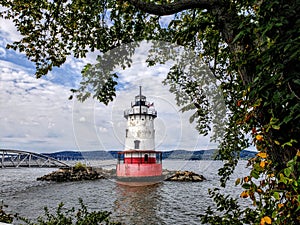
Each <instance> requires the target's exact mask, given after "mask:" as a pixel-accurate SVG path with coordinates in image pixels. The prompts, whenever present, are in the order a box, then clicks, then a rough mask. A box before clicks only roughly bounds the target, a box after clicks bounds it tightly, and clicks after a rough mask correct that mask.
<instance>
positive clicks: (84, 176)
mask: <svg viewBox="0 0 300 225" xmlns="http://www.w3.org/2000/svg"><path fill="white" fill-rule="evenodd" d="M105 178H106V177H105V176H104V174H102V173H99V172H98V171H97V170H95V169H93V168H91V167H87V168H85V169H79V170H78V169H75V168H73V167H72V168H63V169H59V170H58V171H54V172H52V173H50V174H47V175H44V176H42V177H39V178H37V180H41V181H56V182H66V181H80V180H96V179H105Z"/></svg>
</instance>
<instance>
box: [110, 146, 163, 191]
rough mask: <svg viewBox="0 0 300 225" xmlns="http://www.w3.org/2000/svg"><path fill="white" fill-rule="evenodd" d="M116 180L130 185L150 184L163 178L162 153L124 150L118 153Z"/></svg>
mask: <svg viewBox="0 0 300 225" xmlns="http://www.w3.org/2000/svg"><path fill="white" fill-rule="evenodd" d="M116 173H117V182H118V183H121V184H125V185H131V186H143V185H150V184H154V183H157V182H160V181H162V180H164V178H165V177H164V176H163V175H162V153H161V152H156V151H134V150H132V151H124V152H119V153H118V164H117V168H116Z"/></svg>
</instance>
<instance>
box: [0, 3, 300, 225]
mask: <svg viewBox="0 0 300 225" xmlns="http://www.w3.org/2000/svg"><path fill="white" fill-rule="evenodd" d="M1 5H2V6H4V7H6V8H5V10H2V12H1V16H2V17H4V18H6V19H12V20H13V21H14V23H15V25H16V27H17V28H18V30H19V31H20V33H21V34H22V35H23V38H22V39H21V40H20V41H17V42H14V43H13V44H9V45H8V47H9V48H13V49H15V50H19V51H21V52H25V54H26V55H27V57H28V58H29V59H30V60H31V61H33V62H35V64H36V76H37V77H41V76H43V75H45V74H47V72H48V71H50V70H51V69H52V68H53V67H55V66H60V65H62V64H63V63H64V62H65V60H66V57H67V56H69V55H73V56H75V57H85V55H86V53H87V52H88V51H95V50H100V51H101V52H107V51H109V50H111V49H114V48H115V47H117V46H121V45H122V44H126V43H131V42H134V41H141V40H159V41H164V42H170V43H175V44H179V45H182V46H188V47H189V48H190V49H192V51H193V52H194V53H195V54H196V55H197V56H198V57H199V58H201V59H202V60H203V61H204V62H206V63H207V65H208V66H209V67H210V69H211V71H212V74H213V76H214V77H215V79H216V80H217V82H218V84H220V87H221V90H222V94H223V98H224V101H225V104H226V108H227V115H226V119H227V121H226V125H225V126H224V129H225V133H224V138H223V140H222V141H221V142H220V145H219V154H218V156H217V157H218V158H219V159H222V160H226V163H225V165H224V167H223V168H222V169H220V171H219V173H220V175H221V181H222V185H223V186H225V183H226V181H227V180H228V179H229V175H230V174H231V173H232V171H233V169H234V166H235V165H236V163H237V161H238V158H239V151H240V150H242V149H244V148H245V147H247V146H249V144H251V143H252V144H254V145H255V146H256V148H257V150H258V151H259V153H258V155H257V157H255V158H254V159H253V160H252V161H250V166H251V167H252V171H251V173H250V174H249V176H247V177H245V178H242V179H241V180H239V181H238V182H237V184H240V183H242V187H243V188H244V190H245V191H244V192H243V193H242V194H241V197H243V198H250V199H251V200H252V201H253V204H254V205H255V206H256V208H255V209H253V210H252V209H246V210H242V209H240V208H239V207H238V206H237V205H236V202H235V201H234V200H232V199H230V198H229V197H228V196H227V197H224V198H222V197H220V196H219V194H218V193H217V192H214V191H212V192H211V195H212V197H213V198H214V199H215V201H216V202H217V205H219V206H221V207H218V208H217V209H218V210H219V211H222V212H223V213H224V214H223V217H222V218H221V217H219V216H215V217H209V216H207V215H209V213H210V211H208V214H207V215H206V216H203V217H202V219H203V221H206V222H209V223H218V224H226V223H228V221H230V220H231V221H235V222H236V223H238V222H237V221H241V222H240V224H241V223H243V224H247V223H248V224H250V223H252V222H251V221H254V222H255V223H259V224H271V223H272V224H284V223H285V224H299V221H300V219H299V217H298V216H297V215H299V209H300V197H299V187H300V180H299V173H300V171H299V161H300V160H299V150H300V143H299V136H300V76H299V67H300V63H299V58H300V50H299V49H300V40H299V39H300V35H299V32H300V19H299V16H298V15H299V14H300V12H299V11H300V10H299V8H300V4H299V1H298V0H288V1H283V0H274V1H271V2H270V1H265V0H260V1H257V0H241V1H231V0H222V1H207V0H178V1H175V0H174V1H172V0H145V1H141V0H127V1H113V0H98V1H92V2H91V1H87V0H74V1H68V0H56V1H47V0H40V1H35V0H23V1H18V0H3V1H2V2H1ZM164 15H172V16H171V17H170V18H169V21H168V22H167V23H164V20H165V17H163V16H164ZM125 52H127V54H125V55H124V57H123V58H120V59H118V60H115V61H112V62H113V63H112V65H111V68H106V69H107V70H106V71H104V70H103V69H101V67H99V65H98V67H97V65H87V66H86V67H85V68H84V69H83V71H82V76H83V80H82V84H81V85H82V86H81V87H79V88H78V89H77V90H73V91H74V93H76V95H77V96H78V97H79V98H80V99H81V100H84V99H86V98H87V97H89V96H93V97H94V98H97V99H98V100H99V101H101V102H103V103H105V104H107V103H108V101H111V100H113V98H114V96H115V88H116V85H117V82H118V77H117V75H116V74H114V73H113V72H112V71H111V70H110V69H113V68H114V66H115V64H119V65H122V66H123V67H124V68H126V67H127V66H128V65H130V56H131V55H132V54H133V52H134V49H130V48H129V49H126V51H125ZM112 58H113V56H112ZM161 58H162V59H161ZM161 58H160V59H159V57H156V59H158V60H154V61H153V62H151V64H155V63H159V61H164V59H163V56H161ZM105 60H106V59H105V58H101V57H99V62H102V63H103V62H105ZM177 68H178V67H177ZM95 72H97V73H98V75H97V77H96V78H97V79H95ZM178 78H179V79H178ZM179 81H180V82H179ZM192 81H194V82H197V79H193V77H192V75H190V76H186V74H184V73H183V71H182V70H180V69H176V67H173V70H171V71H170V73H169V74H168V76H167V78H166V80H165V82H166V83H169V84H170V85H171V86H172V85H173V87H174V88H175V90H177V91H175V94H176V95H177V98H178V100H179V104H181V102H180V100H181V99H180V96H184V95H188V96H197V97H198V98H197V99H202V100H201V101H199V103H200V104H198V102H195V97H193V98H190V99H189V103H191V104H193V107H191V108H192V109H193V110H196V111H198V113H199V118H204V121H205V118H207V117H205V116H207V115H209V112H208V111H206V110H205V109H206V104H207V101H205V97H207V96H205V95H203V94H202V93H201V92H199V88H197V87H198V86H197V85H194V86H193V85H192V84H193V82H192ZM173 90H174V89H173ZM189 103H186V105H187V104H189ZM195 103H197V104H195ZM183 107H184V106H183ZM206 122H208V123H209V122H210V121H209V120H207V121H206ZM206 122H205V124H206V125H208V124H207V123H206ZM206 128H207V126H205V125H204V126H198V129H199V131H200V133H205V129H206ZM203 129H204V130H203ZM241 181H242V182H241ZM230 206H232V207H230ZM227 209H229V210H227ZM209 210H211V209H209ZM226 210H227V211H226ZM230 213H232V214H230ZM219 215H220V214H219ZM221 215H222V214H221ZM228 215H231V216H228ZM227 220H228V221H227ZM226 221H227V222H226Z"/></svg>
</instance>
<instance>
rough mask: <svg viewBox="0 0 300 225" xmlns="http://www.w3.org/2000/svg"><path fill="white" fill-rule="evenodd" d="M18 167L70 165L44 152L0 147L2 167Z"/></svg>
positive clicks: (0, 165) (0, 163)
mask: <svg viewBox="0 0 300 225" xmlns="http://www.w3.org/2000/svg"><path fill="white" fill-rule="evenodd" d="M18 167H39V168H42V167H69V165H68V164H66V163H64V162H61V161H59V160H57V159H54V158H52V157H49V156H47V155H43V154H38V153H33V152H28V151H21V150H12V149H0V168H18Z"/></svg>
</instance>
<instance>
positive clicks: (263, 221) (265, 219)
mask: <svg viewBox="0 0 300 225" xmlns="http://www.w3.org/2000/svg"><path fill="white" fill-rule="evenodd" d="M265 224H272V219H271V218H270V217H268V216H265V217H263V218H261V220H260V225H265Z"/></svg>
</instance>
